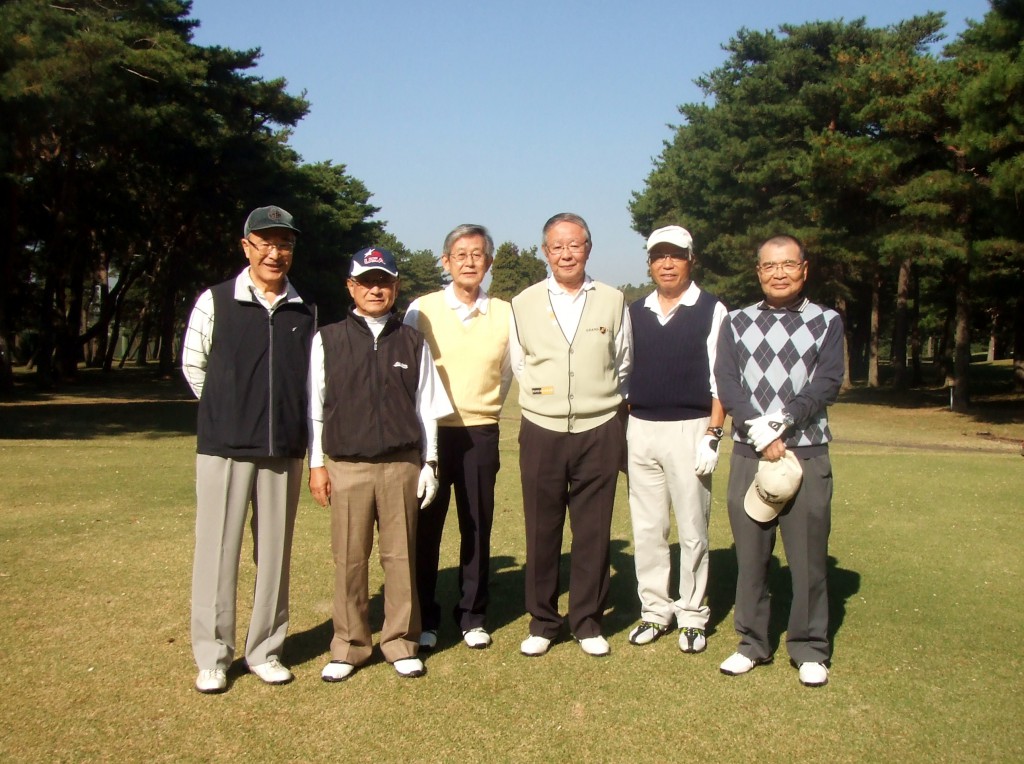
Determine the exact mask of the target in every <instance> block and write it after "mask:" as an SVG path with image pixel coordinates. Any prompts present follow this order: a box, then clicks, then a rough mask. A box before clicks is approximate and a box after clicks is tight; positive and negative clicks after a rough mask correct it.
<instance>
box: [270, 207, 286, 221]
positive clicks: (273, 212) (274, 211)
mask: <svg viewBox="0 0 1024 764" xmlns="http://www.w3.org/2000/svg"><path fill="white" fill-rule="evenodd" d="M267 217H268V218H270V219H271V220H280V219H281V218H282V217H283V216H282V215H281V210H279V209H278V208H277V207H271V208H270V209H269V210H268V211H267Z"/></svg>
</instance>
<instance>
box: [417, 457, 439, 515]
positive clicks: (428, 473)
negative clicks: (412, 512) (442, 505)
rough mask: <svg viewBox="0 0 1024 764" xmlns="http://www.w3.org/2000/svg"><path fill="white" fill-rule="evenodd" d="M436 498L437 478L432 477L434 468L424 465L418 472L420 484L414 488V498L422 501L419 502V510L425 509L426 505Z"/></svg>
mask: <svg viewBox="0 0 1024 764" xmlns="http://www.w3.org/2000/svg"><path fill="white" fill-rule="evenodd" d="M435 496H437V477H435V476H434V468H433V467H432V466H430V465H429V464H424V465H423V468H422V469H421V470H420V482H419V485H417V486H416V497H417V498H419V499H423V501H421V502H420V509H426V508H427V505H428V504H430V502H432V501H433V500H434V497H435Z"/></svg>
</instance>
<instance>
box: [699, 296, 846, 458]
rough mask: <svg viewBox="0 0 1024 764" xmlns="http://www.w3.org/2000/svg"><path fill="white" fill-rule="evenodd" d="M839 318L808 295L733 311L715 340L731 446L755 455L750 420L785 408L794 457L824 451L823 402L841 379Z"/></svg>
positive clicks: (829, 399) (830, 399) (836, 390)
mask: <svg viewBox="0 0 1024 764" xmlns="http://www.w3.org/2000/svg"><path fill="white" fill-rule="evenodd" d="M843 371H844V366H843V322H842V319H841V318H840V317H839V314H838V313H836V312H835V311H834V310H831V309H829V308H825V307H823V306H821V305H816V304H814V303H812V302H811V301H810V300H807V299H806V298H805V299H803V300H801V301H800V302H799V303H797V304H796V305H793V306H791V307H789V308H781V309H780V308H772V307H770V306H768V305H767V304H766V303H764V302H760V303H757V304H756V305H751V306H749V307H747V308H743V309H742V310H734V311H732V312H731V313H730V314H729V316H728V318H727V319H726V321H725V322H724V323H723V325H722V331H721V333H720V334H719V338H718V354H717V358H716V362H715V379H716V380H717V382H718V395H719V399H720V400H721V402H722V405H723V406H724V407H725V410H726V412H727V413H728V414H729V415H731V416H732V420H733V422H732V423H733V429H732V437H733V441H734V445H733V448H734V451H735V452H736V453H737V454H740V455H742V456H749V457H752V458H757V456H758V454H757V452H756V451H754V447H753V445H752V444H751V441H750V439H749V438H748V437H747V425H746V422H747V420H748V419H754V418H756V417H759V416H761V415H762V414H767V413H771V412H776V411H780V410H782V409H785V410H786V411H787V412H789V413H790V414H791V415H792V416H793V419H794V420H795V425H794V427H792V428H790V429H789V430H787V431H786V433H785V437H784V439H783V442H784V443H785V444H786V448H792V449H794V452H795V453H796V455H797V457H798V458H809V457H812V456H816V455H818V454H822V453H827V450H828V442H829V441H830V440H832V432H831V431H830V430H829V426H828V415H827V407H828V406H829V404H831V403H834V402H835V400H836V398H837V396H838V395H839V389H840V387H841V386H842V383H843Z"/></svg>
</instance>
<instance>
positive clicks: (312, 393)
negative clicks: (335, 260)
mask: <svg viewBox="0 0 1024 764" xmlns="http://www.w3.org/2000/svg"><path fill="white" fill-rule="evenodd" d="M357 312H358V311H357ZM359 315H360V317H361V318H362V319H363V320H364V321H366V326H367V327H368V328H369V330H370V331H371V332H372V333H373V336H374V338H377V337H379V336H380V333H381V332H382V331H384V326H385V325H386V324H387V322H388V318H390V316H391V314H390V313H388V314H387V315H385V316H380V317H378V318H372V317H370V316H363V315H362V314H359ZM306 383H307V385H308V388H309V466H310V469H312V468H313V467H323V466H324V464H325V456H324V447H323V432H324V398H325V397H326V395H327V372H326V367H325V365H324V341H323V338H322V337H321V336H320V332H317V333H316V335H314V337H313V345H312V348H311V349H310V354H309V376H308V378H307V381H306ZM416 413H417V415H418V416H419V420H420V430H421V432H422V433H423V461H424V462H428V461H437V420H438V419H441V418H442V417H446V416H448V415H449V414H451V413H452V404H451V401H450V400H448V393H447V392H446V391H445V389H444V383H443V382H442V381H441V375H440V374H438V373H437V367H436V366H434V358H433V356H432V355H430V347H429V346H428V345H427V343H426V342H424V343H423V350H422V352H421V354H420V376H419V380H418V382H417V385H416Z"/></svg>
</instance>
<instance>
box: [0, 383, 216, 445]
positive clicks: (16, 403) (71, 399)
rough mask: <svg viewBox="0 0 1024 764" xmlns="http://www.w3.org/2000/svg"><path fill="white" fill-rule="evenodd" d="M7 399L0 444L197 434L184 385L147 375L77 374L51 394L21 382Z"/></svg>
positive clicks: (0, 412) (1, 406)
mask: <svg viewBox="0 0 1024 764" xmlns="http://www.w3.org/2000/svg"><path fill="white" fill-rule="evenodd" d="M19 376H20V377H21V378H23V377H24V376H25V375H19ZM12 398H13V400H12V399H11V398H8V399H6V400H3V401H0V421H2V422H3V426H2V427H0V439H2V440H23V439H30V440H62V439H74V440H88V439H92V438H102V437H110V436H118V435H144V436H151V437H162V436H177V435H191V434H195V431H196V401H195V399H194V398H193V396H192V392H191V390H189V388H188V385H186V384H185V381H184V379H183V378H181V377H180V376H175V377H172V378H170V379H160V378H157V377H155V376H154V373H153V372H152V371H151V370H148V369H135V370H130V371H129V370H127V369H126V370H122V371H119V372H113V373H111V374H109V375H105V374H103V372H101V371H98V370H95V369H86V370H80V371H79V375H78V377H77V378H76V379H75V381H74V382H70V383H64V384H62V385H61V387H60V388H59V389H58V390H54V391H44V390H40V389H38V388H37V387H35V386H34V385H32V384H30V383H28V382H26V381H23V380H22V381H19V383H18V384H16V385H15V391H14V394H13V396H12Z"/></svg>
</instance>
